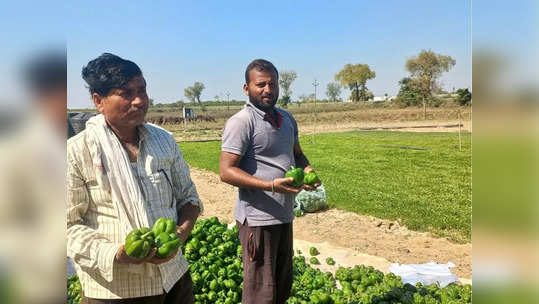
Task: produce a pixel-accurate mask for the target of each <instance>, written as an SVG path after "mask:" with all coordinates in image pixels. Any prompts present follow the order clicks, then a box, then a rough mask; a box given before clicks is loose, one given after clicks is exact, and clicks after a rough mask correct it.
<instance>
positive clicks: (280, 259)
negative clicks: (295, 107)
mask: <svg viewBox="0 0 539 304" xmlns="http://www.w3.org/2000/svg"><path fill="white" fill-rule="evenodd" d="M243 92H244V93H245V94H246V95H247V96H248V97H249V102H248V103H247V105H246V106H245V108H244V109H242V110H241V111H239V112H238V113H236V114H235V115H234V116H232V117H231V118H230V119H229V120H228V121H227V123H226V125H225V129H224V131H223V140H222V147H221V162H220V172H221V180H222V181H224V182H226V183H229V184H231V185H234V186H236V187H238V188H239V195H238V200H237V202H236V207H235V211H234V216H235V218H236V220H237V224H238V227H239V232H240V241H241V244H242V247H243V268H244V281H243V296H242V297H243V299H242V303H271V304H273V303H285V301H286V299H287V298H288V296H289V295H290V289H291V287H292V274H293V272H292V256H293V247H292V239H293V238H292V221H293V220H294V213H293V203H294V197H295V194H297V193H298V192H299V191H301V189H306V190H313V189H315V187H316V186H318V185H315V186H314V187H311V186H308V185H304V186H302V188H295V187H292V186H291V185H290V183H291V182H292V181H293V179H292V178H285V177H284V176H285V173H286V171H287V170H289V169H290V166H296V167H299V168H304V170H305V172H311V171H313V169H312V167H311V166H310V164H309V161H308V160H307V158H306V157H305V155H304V154H303V152H302V151H301V147H300V145H299V141H298V126H297V124H296V121H295V120H294V118H293V117H292V115H291V114H290V113H288V112H286V111H284V110H282V109H277V108H275V104H276V102H277V99H278V98H279V73H278V71H277V69H276V68H275V66H273V64H272V63H271V62H269V61H266V60H263V59H257V60H254V61H253V62H251V63H250V64H249V65H248V66H247V69H246V71H245V84H244V85H243Z"/></svg>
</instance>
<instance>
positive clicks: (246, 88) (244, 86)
mask: <svg viewBox="0 0 539 304" xmlns="http://www.w3.org/2000/svg"><path fill="white" fill-rule="evenodd" d="M243 94H245V96H249V86H248V85H247V84H246V83H245V84H243Z"/></svg>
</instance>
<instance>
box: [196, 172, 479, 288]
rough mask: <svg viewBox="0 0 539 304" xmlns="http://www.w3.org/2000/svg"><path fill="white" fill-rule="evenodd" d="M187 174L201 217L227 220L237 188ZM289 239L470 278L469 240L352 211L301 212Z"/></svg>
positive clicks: (212, 177) (205, 176) (210, 176)
mask: <svg viewBox="0 0 539 304" xmlns="http://www.w3.org/2000/svg"><path fill="white" fill-rule="evenodd" d="M191 177H192V179H193V181H194V183H195V184H196V187H197V190H198V193H199V195H200V197H201V199H202V201H203V202H204V208H205V211H204V214H203V215H202V217H203V218H205V217H211V216H217V217H219V219H220V220H222V221H223V220H224V221H226V222H227V223H230V222H232V221H233V220H234V216H233V209H234V202H235V199H236V196H237V189H236V188H234V187H232V186H230V185H227V184H225V183H222V182H221V181H220V180H219V176H218V175H217V174H215V173H213V172H210V171H206V170H199V169H195V168H192V169H191ZM294 238H297V239H300V240H305V241H308V242H313V243H327V244H328V245H330V246H337V247H344V248H349V249H351V250H353V251H354V252H357V254H358V255H361V254H367V255H370V256H377V257H381V258H384V259H386V260H388V261H390V262H397V263H401V264H403V263H404V264H412V263H413V264H416V263H427V262H430V261H435V262H438V263H443V264H445V263H447V262H448V261H451V262H453V263H455V265H457V266H456V267H455V268H453V269H452V271H453V273H455V274H456V275H458V276H459V277H462V278H471V274H472V267H471V249H472V246H471V244H456V243H454V242H452V241H449V240H448V239H446V238H437V237H433V236H432V235H430V234H429V233H421V232H416V231H411V230H408V229H407V228H406V227H404V226H401V225H399V223H398V222H394V221H388V220H381V219H378V218H374V217H371V216H365V215H357V214H355V213H351V212H345V211H341V210H337V209H329V210H326V211H324V212H319V213H314V214H306V215H305V216H303V217H299V218H296V220H295V221H294Z"/></svg>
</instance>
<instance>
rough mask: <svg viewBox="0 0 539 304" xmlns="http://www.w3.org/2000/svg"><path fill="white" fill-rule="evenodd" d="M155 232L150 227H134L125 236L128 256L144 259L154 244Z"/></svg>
mask: <svg viewBox="0 0 539 304" xmlns="http://www.w3.org/2000/svg"><path fill="white" fill-rule="evenodd" d="M153 241H154V240H153V232H152V231H151V230H150V229H149V228H141V229H134V230H133V231H131V232H130V233H129V234H128V235H127V236H126V237H125V245H124V247H125V252H126V253H127V255H128V256H130V257H134V258H137V259H142V258H144V257H146V256H147V255H148V253H149V252H150V249H151V248H152V245H153Z"/></svg>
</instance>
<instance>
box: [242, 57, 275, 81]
mask: <svg viewBox="0 0 539 304" xmlns="http://www.w3.org/2000/svg"><path fill="white" fill-rule="evenodd" d="M252 69H256V70H257V71H260V72H262V71H267V72H269V71H273V72H275V74H277V77H279V72H278V71H277V68H276V67H275V66H274V65H273V63H271V62H269V61H267V60H264V59H255V60H253V61H251V63H249V65H248V66H247V69H246V70H245V83H247V84H249V72H250V71H251V70H252Z"/></svg>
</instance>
